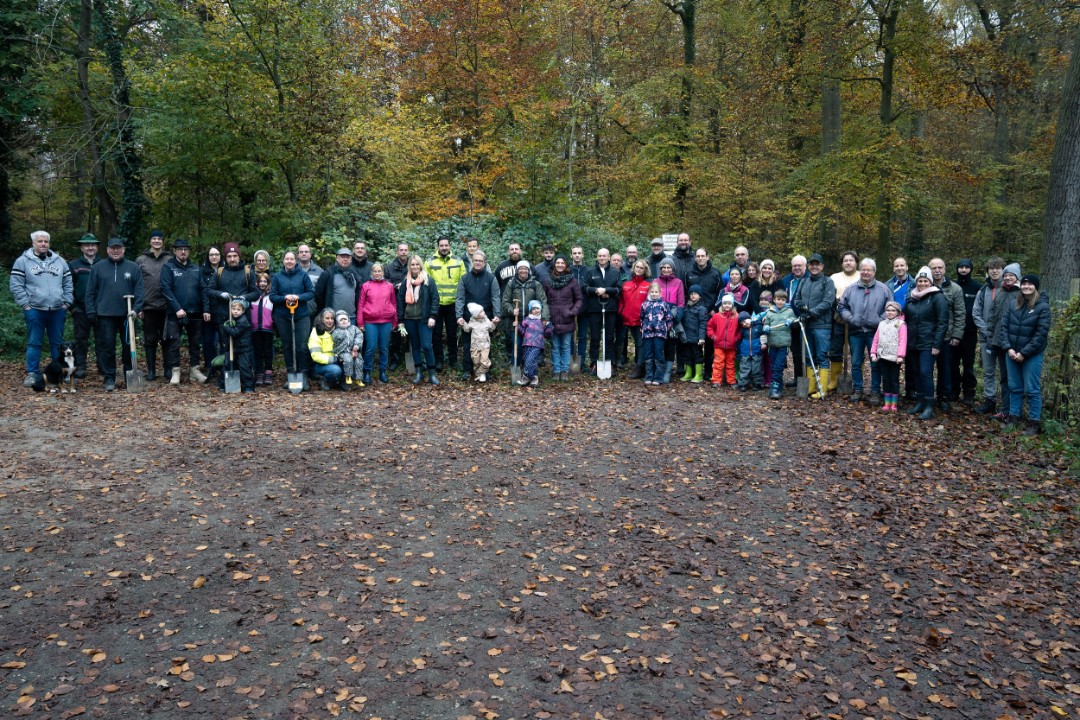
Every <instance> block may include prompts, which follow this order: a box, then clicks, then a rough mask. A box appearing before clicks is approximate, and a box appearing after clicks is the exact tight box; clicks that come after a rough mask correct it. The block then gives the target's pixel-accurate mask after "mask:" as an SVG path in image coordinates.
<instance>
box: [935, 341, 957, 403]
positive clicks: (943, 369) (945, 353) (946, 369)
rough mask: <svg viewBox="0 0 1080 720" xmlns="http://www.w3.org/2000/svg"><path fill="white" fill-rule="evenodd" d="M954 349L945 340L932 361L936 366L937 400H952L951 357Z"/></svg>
mask: <svg viewBox="0 0 1080 720" xmlns="http://www.w3.org/2000/svg"><path fill="white" fill-rule="evenodd" d="M956 349H957V348H954V347H953V346H952V345H951V344H950V340H949V339H948V338H946V340H945V344H944V345H943V346H942V347H941V352H939V353H938V356H937V358H936V360H935V361H934V364H935V365H936V366H937V399H938V400H945V401H948V400H951V399H952V395H953V385H952V356H953V352H955V351H956Z"/></svg>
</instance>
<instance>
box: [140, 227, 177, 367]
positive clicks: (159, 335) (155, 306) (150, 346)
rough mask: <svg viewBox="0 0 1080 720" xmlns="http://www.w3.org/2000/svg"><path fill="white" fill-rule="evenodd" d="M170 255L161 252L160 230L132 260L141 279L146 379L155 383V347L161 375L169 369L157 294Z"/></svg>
mask: <svg viewBox="0 0 1080 720" xmlns="http://www.w3.org/2000/svg"><path fill="white" fill-rule="evenodd" d="M171 257H172V255H171V254H170V253H169V252H168V251H167V250H165V233H163V232H162V231H160V230H152V231H151V232H150V247H149V248H147V250H146V252H144V253H143V254H142V255H140V256H139V257H138V258H136V259H135V263H136V264H137V265H138V266H139V270H140V271H141V272H142V276H143V291H144V292H145V293H146V297H145V299H144V300H143V311H142V321H143V348H144V349H145V351H146V379H147V380H149V381H150V382H153V381H155V380H157V378H158V375H157V356H158V346H160V347H161V362H162V365H163V366H164V371H165V372H164V375H165V376H166V377H169V376H171V375H172V368H170V367H168V366H166V365H165V318H166V316H167V315H168V304H167V303H166V302H165V296H164V295H163V294H162V292H161V270H162V269H163V268H164V267H165V263H166V262H168V260H169V258H171Z"/></svg>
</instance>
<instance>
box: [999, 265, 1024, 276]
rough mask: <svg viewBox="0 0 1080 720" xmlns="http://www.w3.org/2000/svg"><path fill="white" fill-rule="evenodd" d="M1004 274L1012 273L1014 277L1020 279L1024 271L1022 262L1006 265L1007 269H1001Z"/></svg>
mask: <svg viewBox="0 0 1080 720" xmlns="http://www.w3.org/2000/svg"><path fill="white" fill-rule="evenodd" d="M1001 274H1002V276H1005V275H1007V274H1011V275H1012V276H1013V277H1014V278H1016V279H1017V280H1019V279H1020V278H1021V277H1022V276H1023V274H1024V273H1022V272H1021V271H1020V263H1009V264H1008V265H1006V266H1005V269H1004V270H1002V271H1001Z"/></svg>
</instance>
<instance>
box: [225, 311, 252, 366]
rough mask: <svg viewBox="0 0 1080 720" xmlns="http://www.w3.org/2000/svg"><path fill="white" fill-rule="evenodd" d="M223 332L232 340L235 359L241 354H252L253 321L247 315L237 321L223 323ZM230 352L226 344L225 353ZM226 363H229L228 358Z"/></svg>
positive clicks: (230, 320)
mask: <svg viewBox="0 0 1080 720" xmlns="http://www.w3.org/2000/svg"><path fill="white" fill-rule="evenodd" d="M221 331H222V332H223V333H225V334H226V335H227V336H229V337H231V338H232V341H233V356H234V357H235V356H237V355H239V354H240V353H249V352H251V348H252V345H251V320H249V319H248V314H247V313H244V314H243V315H241V316H240V317H239V318H237V319H236V320H235V321H234V320H232V319H229V320H228V321H226V322H223V323H221ZM228 351H229V349H228V343H226V347H225V352H228ZM226 362H228V358H226Z"/></svg>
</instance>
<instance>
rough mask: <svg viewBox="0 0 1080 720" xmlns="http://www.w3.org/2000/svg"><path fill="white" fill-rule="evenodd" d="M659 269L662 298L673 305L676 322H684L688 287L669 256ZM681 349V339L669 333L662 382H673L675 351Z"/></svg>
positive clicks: (657, 279) (665, 347)
mask: <svg viewBox="0 0 1080 720" xmlns="http://www.w3.org/2000/svg"><path fill="white" fill-rule="evenodd" d="M657 270H658V271H659V272H660V275H659V277H657V278H656V282H657V283H658V284H659V285H660V298H661V299H662V300H663V301H664V302H666V303H667V304H668V305H670V306H671V315H672V316H673V317H674V318H675V323H676V324H678V323H681V322H682V311H683V308H684V307H686V289H685V286H684V285H683V282H682V280H680V279H679V278H678V277H677V276H676V275H675V261H674V260H672V259H671V258H669V257H667V258H664V259H663V260H661V261H660V264H659V265H658V266H657ZM678 349H679V339H678V338H675V337H671V335H670V334H669V335H668V339H667V340H665V341H664V376H663V379H662V380H661V382H662V383H663V384H665V385H666V384H668V383H669V382H671V370H672V368H673V367H674V366H675V352H676V351H677V350H678Z"/></svg>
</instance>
